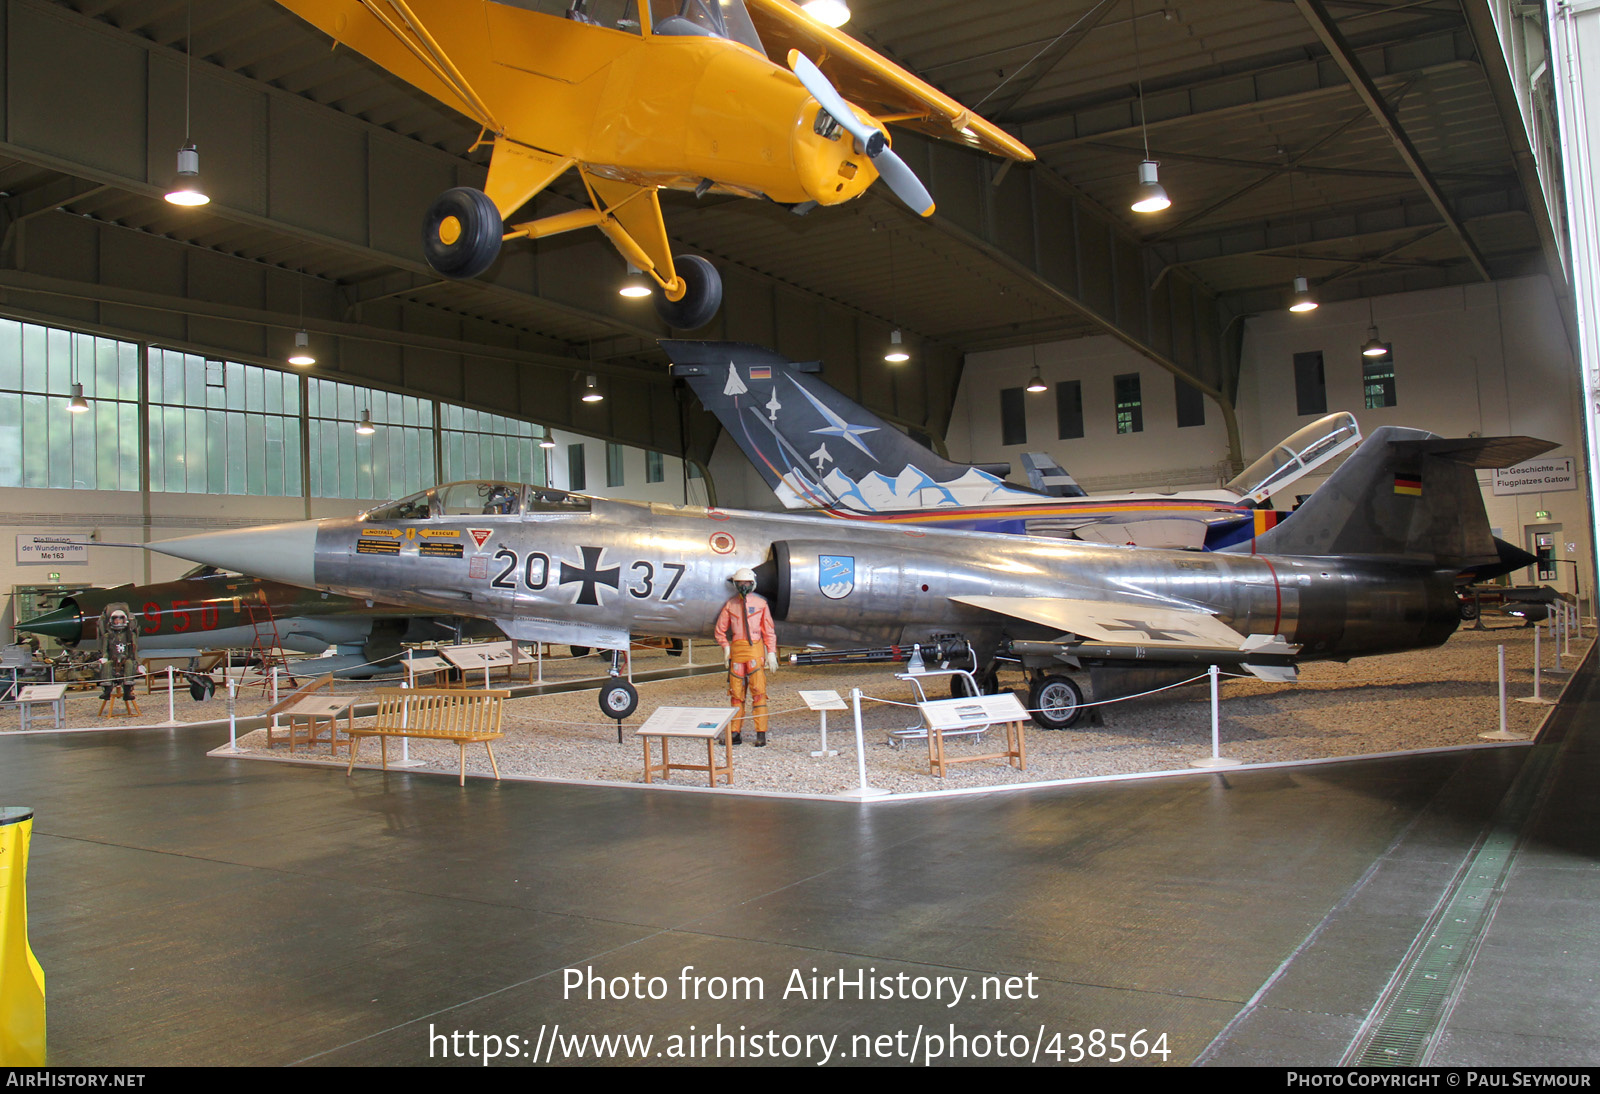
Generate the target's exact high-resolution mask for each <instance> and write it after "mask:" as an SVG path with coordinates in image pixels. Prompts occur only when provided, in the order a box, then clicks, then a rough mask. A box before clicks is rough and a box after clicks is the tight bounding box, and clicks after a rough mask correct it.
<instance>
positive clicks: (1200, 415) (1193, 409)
mask: <svg viewBox="0 0 1600 1094" xmlns="http://www.w3.org/2000/svg"><path fill="white" fill-rule="evenodd" d="M1172 383H1173V392H1174V395H1175V397H1176V399H1177V403H1178V428H1179V429H1184V428H1187V427H1188V426H1191V425H1205V424H1206V397H1205V396H1204V395H1202V394H1201V393H1200V389H1199V388H1197V387H1195V386H1194V385H1193V384H1191V383H1187V382H1186V381H1184V379H1183V378H1182V377H1179V376H1174V377H1173V378H1172Z"/></svg>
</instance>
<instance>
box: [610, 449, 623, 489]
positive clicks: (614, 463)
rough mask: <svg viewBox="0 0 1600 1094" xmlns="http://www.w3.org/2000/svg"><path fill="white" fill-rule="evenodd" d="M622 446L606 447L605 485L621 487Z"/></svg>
mask: <svg viewBox="0 0 1600 1094" xmlns="http://www.w3.org/2000/svg"><path fill="white" fill-rule="evenodd" d="M622 472H623V460H622V446H621V445H620V444H608V445H606V485H607V486H621V485H622Z"/></svg>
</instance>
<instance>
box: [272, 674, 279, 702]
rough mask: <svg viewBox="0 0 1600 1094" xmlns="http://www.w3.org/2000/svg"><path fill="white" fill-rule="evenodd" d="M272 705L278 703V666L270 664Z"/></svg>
mask: <svg viewBox="0 0 1600 1094" xmlns="http://www.w3.org/2000/svg"><path fill="white" fill-rule="evenodd" d="M272 705H273V706H277V705H278V666H277V665H273V666H272Z"/></svg>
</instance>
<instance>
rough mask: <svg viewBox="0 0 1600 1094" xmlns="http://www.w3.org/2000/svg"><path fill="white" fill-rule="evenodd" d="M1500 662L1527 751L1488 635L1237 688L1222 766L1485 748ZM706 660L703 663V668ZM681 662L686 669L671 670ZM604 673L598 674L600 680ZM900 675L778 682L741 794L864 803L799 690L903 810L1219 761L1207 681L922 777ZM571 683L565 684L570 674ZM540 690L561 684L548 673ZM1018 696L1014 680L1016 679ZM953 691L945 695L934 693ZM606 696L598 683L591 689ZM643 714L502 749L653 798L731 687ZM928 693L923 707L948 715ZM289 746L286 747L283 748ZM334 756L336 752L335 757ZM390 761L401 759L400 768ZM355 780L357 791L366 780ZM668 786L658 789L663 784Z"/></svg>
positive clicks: (525, 738) (249, 741) (512, 707)
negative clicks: (842, 701)
mask: <svg viewBox="0 0 1600 1094" xmlns="http://www.w3.org/2000/svg"><path fill="white" fill-rule="evenodd" d="M1502 644H1503V645H1504V646H1505V647H1506V670H1507V693H1508V696H1510V700H1509V701H1508V702H1507V725H1508V727H1509V728H1510V729H1511V730H1512V731H1514V732H1519V733H1524V734H1531V733H1534V732H1536V731H1537V730H1538V728H1539V727H1540V726H1541V725H1542V724H1543V722H1544V720H1545V717H1546V715H1547V713H1548V711H1549V710H1550V708H1549V707H1548V706H1534V705H1531V704H1527V703H1522V702H1517V701H1515V700H1516V699H1517V698H1518V697H1526V696H1530V695H1532V693H1533V671H1532V670H1533V631H1532V630H1531V629H1528V628H1523V627H1520V626H1516V627H1499V628H1495V629H1491V630H1487V631H1472V630H1463V631H1460V632H1458V633H1457V634H1456V635H1454V636H1453V637H1452V638H1451V639H1450V641H1449V642H1447V643H1446V644H1445V645H1443V646H1442V647H1440V648H1438V649H1434V650H1422V651H1417V652H1413V653H1405V654H1394V655H1390V656H1386V657H1369V658H1363V659H1361V660H1358V661H1353V662H1350V663H1349V664H1348V665H1340V664H1337V663H1314V664H1310V665H1307V666H1305V667H1304V668H1302V670H1301V674H1300V682H1299V684H1298V685H1282V684H1265V683H1262V682H1260V681H1258V680H1255V679H1254V678H1246V679H1229V680H1228V681H1227V682H1226V683H1225V684H1224V685H1223V688H1222V702H1221V716H1220V727H1221V742H1222V754H1223V755H1224V756H1228V757H1232V758H1234V759H1237V760H1240V761H1242V762H1243V763H1272V762H1283V761H1304V760H1312V759H1331V758H1341V757H1353V756H1368V755H1375V754H1382V753H1390V752H1402V751H1411V750H1417V749H1429V748H1446V747H1459V746H1464V745H1479V744H1483V743H1484V742H1482V741H1481V740H1480V739H1479V737H1478V734H1479V733H1483V732H1486V731H1491V730H1494V729H1497V728H1498V724H1499V689H1498V685H1497V683H1496V664H1497V654H1496V647H1497V646H1499V645H1502ZM1590 644H1591V640H1590V639H1587V638H1586V639H1585V640H1584V641H1583V642H1582V643H1574V645H1573V654H1574V656H1569V657H1567V658H1565V659H1564V661H1563V664H1565V665H1567V666H1569V667H1570V666H1573V665H1575V664H1577V662H1578V660H1579V655H1581V654H1583V653H1586V652H1587V651H1588V648H1589V645H1590ZM702 656H704V651H702ZM658 660H659V663H660V664H666V658H665V657H664V656H663V655H659V654H654V655H640V656H638V657H636V660H635V669H636V671H639V670H642V669H644V668H647V667H651V666H652V665H654V664H656V663H658ZM1543 660H1544V664H1545V667H1546V668H1547V669H1548V668H1551V667H1553V666H1554V664H1555V658H1554V654H1553V651H1552V648H1551V644H1550V643H1549V642H1548V641H1546V642H1545V643H1544V658H1543ZM676 661H677V659H674V663H676ZM593 664H594V662H593V661H590V662H589V665H590V666H592V665H593ZM893 670H894V666H886V665H849V666H826V667H824V666H817V667H809V668H794V667H788V666H785V667H784V668H783V669H782V670H780V671H779V672H777V673H776V674H774V675H773V676H772V677H771V678H770V685H769V693H770V703H771V711H772V720H771V735H770V737H769V742H770V743H769V745H768V747H766V748H760V749H757V748H755V747H753V745H752V744H751V743H749V742H751V741H753V732H750V731H751V726H750V724H749V723H748V722H747V723H746V727H745V728H746V730H747V733H746V737H745V741H746V744H744V745H743V746H740V747H737V748H735V749H733V753H734V781H733V787H732V789H733V790H735V791H745V792H749V791H757V792H775V793H788V794H796V793H799V794H815V795H832V794H839V793H842V792H846V791H849V790H851V789H853V788H854V787H855V786H856V784H857V773H856V772H857V766H856V757H855V743H854V734H853V725H852V719H851V714H850V712H849V711H833V712H830V714H829V719H828V731H829V734H828V735H829V747H830V748H833V749H837V750H838V752H839V755H838V756H835V757H833V758H829V759H817V758H813V757H812V756H811V755H810V753H811V752H812V750H814V749H816V748H817V747H818V716H817V714H815V713H813V712H811V711H809V710H807V709H806V708H805V705H804V704H803V703H802V702H801V700H800V697H799V694H798V693H799V692H800V691H801V690H834V691H838V692H839V693H840V694H841V695H842V696H844V697H846V698H847V699H848V697H849V694H850V689H851V688H856V687H858V688H860V689H861V690H862V693H863V695H864V696H865V697H866V699H864V701H863V707H862V724H863V729H864V739H865V758H866V769H867V776H868V781H869V783H870V784H871V785H872V786H874V787H877V788H880V789H883V790H887V791H890V792H892V793H896V794H908V793H918V792H927V791H937V790H949V789H957V788H961V789H968V788H979V787H992V786H1012V785H1019V784H1025V783H1038V782H1048V781H1054V780H1063V779H1079V778H1085V777H1093V776H1116V775H1130V774H1137V773H1149V772H1160V771H1171V770H1186V769H1188V768H1189V765H1190V763H1191V761H1194V760H1198V759H1202V758H1204V757H1206V756H1207V755H1209V754H1210V747H1211V741H1210V725H1211V716H1210V697H1209V691H1208V689H1207V688H1206V687H1205V686H1204V683H1203V682H1202V683H1201V684H1200V685H1198V686H1193V687H1187V688H1181V689H1174V690H1171V691H1167V692H1164V693H1162V694H1160V695H1156V696H1151V697H1147V698H1142V699H1134V700H1129V701H1124V702H1117V703H1112V704H1109V705H1106V706H1104V707H1101V708H1098V710H1097V714H1096V716H1095V717H1092V718H1091V717H1090V716H1088V715H1086V716H1085V717H1084V719H1083V720H1082V721H1080V723H1079V724H1078V725H1077V726H1075V727H1074V728H1072V729H1069V730H1063V731H1058V732H1048V731H1045V730H1041V729H1039V728H1038V727H1037V726H1034V725H1032V724H1031V723H1029V724H1028V725H1027V728H1026V737H1027V752H1028V763H1027V769H1026V770H1025V771H1019V770H1017V769H1016V768H1015V767H1011V766H1008V765H1006V764H1005V763H1004V762H1003V761H980V762H977V763H972V764H967V765H962V766H958V767H954V768H952V769H950V771H949V773H948V775H947V776H946V777H945V778H942V779H940V778H936V777H934V776H932V775H930V774H929V772H928V755H927V749H926V746H925V744H924V743H923V742H921V741H912V742H907V743H905V744H903V745H899V746H896V745H893V744H891V743H890V741H889V733H890V732H891V731H892V730H895V729H902V728H905V727H907V726H910V725H912V724H914V723H916V722H917V721H918V720H919V719H918V712H917V711H916V710H914V709H911V708H909V707H906V706H898V705H891V702H886V700H887V701H892V702H893V703H909V702H910V701H911V700H912V698H913V695H912V693H911V687H910V685H909V684H908V683H906V682H904V681H901V680H897V679H895V677H894V671H893ZM561 671H570V669H566V670H561ZM545 675H546V679H547V680H548V679H553V678H554V676H553V670H552V663H550V662H547V671H546V674H545ZM1563 680H1565V677H1564V676H1560V677H1552V676H1551V675H1549V674H1548V673H1546V674H1545V675H1544V678H1543V687H1542V692H1543V695H1544V696H1545V697H1547V698H1554V697H1557V696H1558V695H1559V692H1560V687H1561V682H1562V681H1563ZM1002 682H1003V683H1004V684H1007V685H1013V684H1017V685H1020V677H1006V678H1003V679H1002ZM938 683H939V684H940V685H941V686H942V684H943V681H942V680H941V681H938ZM597 685H598V681H597ZM640 696H641V699H640V705H639V710H638V711H637V712H636V713H635V714H634V715H633V716H632V717H630V718H628V719H626V721H625V722H624V725H623V739H622V742H621V743H620V744H619V743H618V742H617V729H616V723H614V722H611V721H606V720H602V719H601V717H600V714H599V710H598V708H597V706H596V703H595V693H594V691H593V690H592V689H590V690H583V691H575V692H566V693H560V694H554V695H544V696H537V697H529V698H520V699H514V700H511V701H510V702H508V703H507V704H506V707H505V716H504V729H505V731H506V738H505V740H503V741H499V742H497V743H496V746H495V755H496V757H497V758H498V760H499V763H500V771H501V773H502V775H505V776H515V777H526V778H535V779H552V780H563V781H594V782H605V783H612V784H617V783H622V784H630V783H642V782H643V751H642V748H641V744H640V741H639V739H638V738H637V737H635V736H634V730H635V729H637V728H638V726H639V725H641V724H642V723H643V722H644V720H645V718H646V717H648V716H649V714H650V713H652V712H653V711H654V710H656V709H657V708H658V707H662V706H699V707H712V706H721V705H722V704H723V703H724V702H725V691H724V680H723V677H722V675H721V674H720V673H712V674H710V675H704V676H696V677H690V678H686V679H678V680H667V681H660V682H655V683H645V684H643V685H642V686H641V688H640ZM943 697H944V695H943V694H939V695H934V694H932V689H930V695H929V698H943ZM1002 740H1003V734H1002V733H1001V731H999V730H998V729H997V730H992V731H990V733H989V734H987V735H986V736H985V738H984V740H983V741H981V742H973V741H970V740H956V741H951V742H949V743H948V744H947V745H946V753H947V755H948V756H950V757H951V758H955V759H959V758H960V757H961V756H963V755H974V754H977V753H980V752H994V751H998V750H999V748H1000V747H1002V746H1001V743H1000V742H1001V741H1002ZM280 741H281V738H280ZM239 744H240V747H241V748H242V749H243V750H245V752H246V753H247V754H248V755H250V756H252V757H257V758H264V759H265V758H272V759H281V760H289V759H291V757H290V755H289V753H288V751H287V749H286V748H285V747H284V746H283V745H282V744H281V743H280V744H279V746H278V747H276V748H274V749H272V750H271V751H270V753H269V752H268V750H267V748H266V733H265V731H264V730H258V731H255V732H253V733H250V734H248V735H246V736H244V737H242V738H241V739H240V741H239ZM323 747H324V748H325V747H326V746H323ZM394 751H395V749H394V748H393V747H392V748H391V754H393V752H394ZM410 755H411V758H412V759H413V760H415V761H420V762H421V765H422V768H423V769H424V770H435V771H441V772H448V773H449V774H450V775H452V776H453V775H454V774H455V771H456V765H457V750H456V746H455V745H454V744H452V743H450V742H429V741H418V740H413V741H411V742H410ZM703 758H704V751H703V747H702V746H700V745H699V743H698V742H693V743H688V742H686V743H683V744H680V745H678V746H677V749H675V751H674V759H682V760H686V761H688V762H696V761H700V760H703ZM293 759H294V760H295V761H296V762H312V763H338V764H341V765H342V764H343V763H345V756H344V753H343V751H342V750H341V752H340V755H339V756H337V757H332V756H329V755H328V754H327V753H326V752H325V751H324V752H321V753H320V754H313V755H311V756H308V754H307V753H306V751H305V750H304V748H303V747H302V748H301V749H299V750H298V751H296V752H295V753H294V756H293ZM377 760H378V756H377V748H376V744H375V742H369V743H367V744H366V745H365V746H364V747H363V749H362V753H361V761H362V765H361V766H369V765H370V766H376V765H377ZM467 773H468V775H469V776H487V775H489V774H490V771H489V762H488V757H487V755H486V754H485V752H484V750H483V748H482V747H481V746H478V745H470V746H468V749H467ZM358 777H359V775H358ZM657 782H658V783H659V780H657ZM668 785H671V786H678V787H695V786H697V787H700V788H702V789H703V788H705V787H706V785H707V783H706V778H705V776H704V775H702V774H698V773H694V772H675V773H674V775H673V778H672V779H671V780H670V783H669V784H668Z"/></svg>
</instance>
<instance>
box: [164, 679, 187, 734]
mask: <svg viewBox="0 0 1600 1094" xmlns="http://www.w3.org/2000/svg"><path fill="white" fill-rule="evenodd" d="M172 693H173V672H172V666H171V665H168V666H167V720H166V721H165V722H162V723H161V724H162V725H163V726H181V725H184V724H186V723H184V722H180V721H178V712H177V709H176V707H175V706H174V704H173V700H172Z"/></svg>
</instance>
